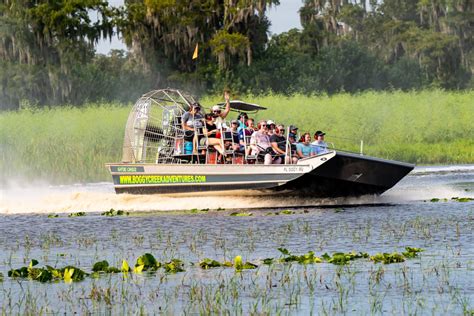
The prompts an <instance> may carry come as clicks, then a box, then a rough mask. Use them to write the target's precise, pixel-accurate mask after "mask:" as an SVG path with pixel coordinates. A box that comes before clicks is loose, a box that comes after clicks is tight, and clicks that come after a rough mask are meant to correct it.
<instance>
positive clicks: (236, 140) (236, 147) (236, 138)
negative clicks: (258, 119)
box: [224, 120, 240, 152]
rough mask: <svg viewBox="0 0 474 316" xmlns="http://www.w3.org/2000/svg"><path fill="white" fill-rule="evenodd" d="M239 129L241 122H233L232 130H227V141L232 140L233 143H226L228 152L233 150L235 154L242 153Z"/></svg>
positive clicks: (231, 124)
mask: <svg viewBox="0 0 474 316" xmlns="http://www.w3.org/2000/svg"><path fill="white" fill-rule="evenodd" d="M238 127H239V121H237V120H232V122H231V123H230V128H228V129H227V131H226V132H225V133H229V134H228V135H226V139H230V138H232V141H226V142H225V144H224V146H225V148H226V149H227V150H229V149H232V150H233V151H235V152H238V151H240V142H239V132H238V131H237V129H238Z"/></svg>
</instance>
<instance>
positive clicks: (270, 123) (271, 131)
mask: <svg viewBox="0 0 474 316" xmlns="http://www.w3.org/2000/svg"><path fill="white" fill-rule="evenodd" d="M267 125H268V136H272V135H273V134H274V133H275V126H276V124H275V122H273V121H272V120H268V121H267Z"/></svg>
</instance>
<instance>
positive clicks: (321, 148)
mask: <svg viewBox="0 0 474 316" xmlns="http://www.w3.org/2000/svg"><path fill="white" fill-rule="evenodd" d="M311 147H313V151H314V153H315V154H316V155H321V154H325V153H327V152H328V144H326V143H325V142H320V143H318V142H317V141H314V142H312V143H311Z"/></svg>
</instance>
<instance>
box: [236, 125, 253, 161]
mask: <svg viewBox="0 0 474 316" xmlns="http://www.w3.org/2000/svg"><path fill="white" fill-rule="evenodd" d="M246 126H247V127H246V128H244V129H241V130H240V132H239V144H240V151H245V154H246V155H250V147H246V141H247V142H248V141H249V140H250V137H251V136H252V134H253V132H255V125H254V120H253V119H251V118H249V119H247V122H246Z"/></svg>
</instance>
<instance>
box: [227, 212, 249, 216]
mask: <svg viewBox="0 0 474 316" xmlns="http://www.w3.org/2000/svg"><path fill="white" fill-rule="evenodd" d="M230 216H253V214H252V213H250V212H233V213H230Z"/></svg>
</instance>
